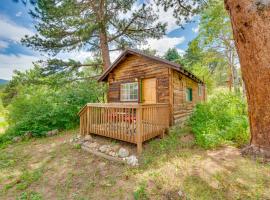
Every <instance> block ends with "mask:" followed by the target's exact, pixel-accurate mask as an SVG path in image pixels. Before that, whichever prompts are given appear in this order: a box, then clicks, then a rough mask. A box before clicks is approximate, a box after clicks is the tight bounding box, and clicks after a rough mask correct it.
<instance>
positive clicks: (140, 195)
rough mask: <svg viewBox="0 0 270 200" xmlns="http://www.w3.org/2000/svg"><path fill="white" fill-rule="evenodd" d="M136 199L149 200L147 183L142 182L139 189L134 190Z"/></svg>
mask: <svg viewBox="0 0 270 200" xmlns="http://www.w3.org/2000/svg"><path fill="white" fill-rule="evenodd" d="M134 199H135V200H147V199H149V197H148V195H147V192H146V183H140V185H139V187H138V188H137V190H136V191H135V192H134Z"/></svg>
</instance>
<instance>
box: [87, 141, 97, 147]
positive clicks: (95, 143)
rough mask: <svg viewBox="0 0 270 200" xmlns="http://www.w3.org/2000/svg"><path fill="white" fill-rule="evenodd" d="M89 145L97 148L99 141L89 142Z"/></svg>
mask: <svg viewBox="0 0 270 200" xmlns="http://www.w3.org/2000/svg"><path fill="white" fill-rule="evenodd" d="M87 146H88V147H89V148H92V149H96V148H98V143H97V142H93V143H90V144H88V145H87Z"/></svg>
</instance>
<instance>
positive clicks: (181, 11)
mask: <svg viewBox="0 0 270 200" xmlns="http://www.w3.org/2000/svg"><path fill="white" fill-rule="evenodd" d="M155 2H156V3H157V5H160V6H162V7H163V8H164V10H165V11H168V10H170V9H173V16H174V17H175V18H176V19H177V21H176V22H177V24H178V25H180V26H181V27H182V28H183V24H184V23H185V22H189V21H191V19H192V17H193V16H194V15H195V14H198V13H199V12H200V11H201V9H203V8H204V7H205V6H206V3H207V1H206V0H192V1H190V0H181V1H179V0H156V1H155Z"/></svg>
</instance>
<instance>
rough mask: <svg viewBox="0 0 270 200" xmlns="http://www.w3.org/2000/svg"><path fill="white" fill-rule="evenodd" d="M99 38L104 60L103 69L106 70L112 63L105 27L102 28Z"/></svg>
mask: <svg viewBox="0 0 270 200" xmlns="http://www.w3.org/2000/svg"><path fill="white" fill-rule="evenodd" d="M99 38H100V49H101V56H102V61H103V71H105V70H106V69H108V68H109V67H110V65H111V60H110V52H109V45H108V38H107V34H106V30H105V29H101V30H100V33H99Z"/></svg>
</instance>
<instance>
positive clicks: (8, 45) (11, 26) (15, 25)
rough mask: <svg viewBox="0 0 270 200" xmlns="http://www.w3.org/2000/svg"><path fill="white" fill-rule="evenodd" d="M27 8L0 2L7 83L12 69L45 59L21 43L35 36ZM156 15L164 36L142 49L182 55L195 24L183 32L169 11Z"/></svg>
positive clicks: (0, 72)
mask: <svg viewBox="0 0 270 200" xmlns="http://www.w3.org/2000/svg"><path fill="white" fill-rule="evenodd" d="M30 7H31V5H27V6H25V5H24V4H22V3H15V2H13V1H12V0H1V2H0V79H6V80H10V79H11V78H12V74H13V71H14V70H19V71H25V70H27V69H30V68H31V67H33V64H32V63H33V62H35V61H38V60H41V59H44V58H46V55H44V53H43V54H42V53H40V52H38V51H35V50H32V49H31V48H27V47H25V46H23V45H21V43H20V40H21V38H22V37H24V35H33V34H34V33H35V28H34V20H33V19H32V18H31V16H30V15H29V14H28V12H29V9H30ZM153 9H158V8H157V7H155V8H153ZM158 13H159V16H160V17H159V20H160V21H161V22H166V23H167V24H168V26H167V32H166V35H164V37H163V38H161V39H159V40H157V39H148V40H147V45H146V46H145V47H150V48H151V49H156V50H157V53H158V55H160V56H162V55H163V54H164V53H165V52H166V51H167V50H168V49H169V48H173V47H175V48H177V50H178V51H179V53H181V54H183V53H184V52H185V50H186V49H187V46H188V43H189V42H190V41H191V40H192V39H194V38H195V37H196V35H197V33H198V30H199V29H198V23H197V22H192V23H188V24H185V25H184V29H182V28H180V27H179V26H178V25H177V24H176V23H175V21H176V20H175V19H174V17H173V16H172V11H171V10H169V11H167V12H164V11H163V10H162V9H159V10H158ZM120 53H121V52H114V53H112V54H111V55H110V56H111V60H112V61H113V60H115V59H116V58H117V56H118V55H119V54H120ZM58 57H59V58H62V59H69V58H70V59H74V60H79V61H84V60H85V59H86V58H87V57H91V53H90V52H86V51H84V50H80V51H73V52H69V53H60V54H59V55H58Z"/></svg>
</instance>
